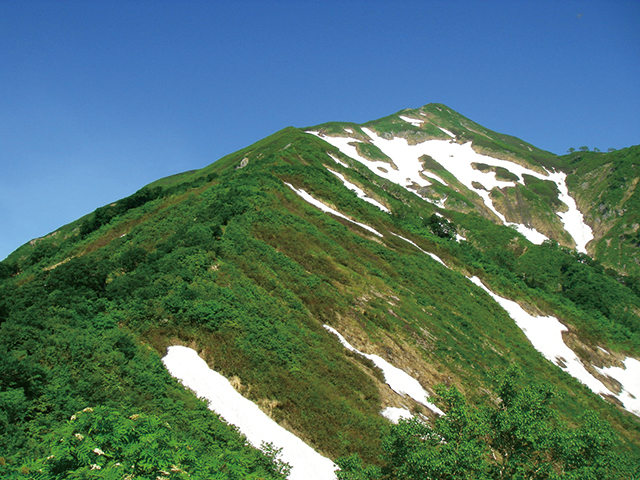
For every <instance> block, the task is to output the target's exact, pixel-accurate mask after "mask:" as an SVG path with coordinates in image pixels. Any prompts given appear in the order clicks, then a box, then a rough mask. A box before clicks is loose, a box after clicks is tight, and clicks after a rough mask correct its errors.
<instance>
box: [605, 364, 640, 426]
mask: <svg viewBox="0 0 640 480" xmlns="http://www.w3.org/2000/svg"><path fill="white" fill-rule="evenodd" d="M624 367H625V368H620V367H605V368H598V367H595V368H596V370H598V372H600V373H602V374H603V375H607V376H609V377H611V378H613V379H615V380H617V381H618V382H620V384H621V385H622V391H621V392H620V393H619V394H618V395H615V397H616V398H617V399H618V400H620V401H621V402H622V404H623V405H624V408H625V409H627V410H629V411H630V412H631V413H634V414H636V415H638V416H639V417H640V361H639V360H637V359H635V358H632V357H628V358H626V359H625V360H624Z"/></svg>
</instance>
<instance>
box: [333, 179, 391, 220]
mask: <svg viewBox="0 0 640 480" xmlns="http://www.w3.org/2000/svg"><path fill="white" fill-rule="evenodd" d="M327 170H329V171H330V172H331V173H333V174H334V175H335V176H336V177H338V178H339V179H340V180H341V181H342V184H343V185H344V186H345V187H347V188H348V189H349V190H353V191H354V192H356V195H358V198H361V199H362V200H364V201H365V202H369V203H370V204H372V205H375V206H376V207H378V208H379V209H380V210H382V211H383V212H387V213H389V212H390V210H389V209H388V208H387V207H385V206H384V205H383V204H381V203H380V202H379V201H377V200H375V199H373V198H371V197H369V196H368V195H367V194H366V193H365V191H364V190H362V189H361V188H360V187H358V186H357V185H356V184H355V183H351V182H350V181H348V180H347V179H346V178H345V177H344V175H342V174H341V173H338V172H334V171H333V170H331V169H330V168H327Z"/></svg>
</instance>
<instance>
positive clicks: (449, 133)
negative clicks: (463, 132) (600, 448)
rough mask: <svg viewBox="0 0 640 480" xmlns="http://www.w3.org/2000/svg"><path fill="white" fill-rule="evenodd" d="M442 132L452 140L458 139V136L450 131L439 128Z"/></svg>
mask: <svg viewBox="0 0 640 480" xmlns="http://www.w3.org/2000/svg"><path fill="white" fill-rule="evenodd" d="M438 128H439V129H440V130H442V131H443V132H444V133H446V134H447V135H449V136H450V137H452V138H456V136H455V135H454V134H453V133H451V132H450V131H449V130H447V129H446V128H442V127H438Z"/></svg>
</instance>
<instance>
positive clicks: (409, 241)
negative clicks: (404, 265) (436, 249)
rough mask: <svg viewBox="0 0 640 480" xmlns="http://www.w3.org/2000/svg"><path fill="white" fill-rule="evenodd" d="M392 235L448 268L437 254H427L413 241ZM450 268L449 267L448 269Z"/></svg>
mask: <svg viewBox="0 0 640 480" xmlns="http://www.w3.org/2000/svg"><path fill="white" fill-rule="evenodd" d="M390 233H391V235H395V236H396V237H398V238H401V239H402V240H404V241H405V242H408V243H410V244H411V245H413V246H414V247H416V248H417V249H418V250H420V251H421V252H422V253H424V254H426V255H429V256H430V257H431V258H433V259H434V260H435V261H436V262H438V263H441V264H442V265H444V266H445V267H447V265H446V264H445V263H444V262H443V261H442V259H441V258H440V257H439V256H437V255H436V254H435V253H431V252H427V251H426V250H423V249H422V248H420V247H419V246H418V245H416V244H415V243H414V242H412V241H411V240H409V239H408V238H404V237H403V236H401V235H398V234H397V233H393V232H390ZM447 268H449V267H447Z"/></svg>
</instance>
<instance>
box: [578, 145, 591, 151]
mask: <svg viewBox="0 0 640 480" xmlns="http://www.w3.org/2000/svg"><path fill="white" fill-rule="evenodd" d="M579 150H580V151H581V152H588V151H589V147H587V146H586V145H583V146H582V147H580V148H579Z"/></svg>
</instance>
